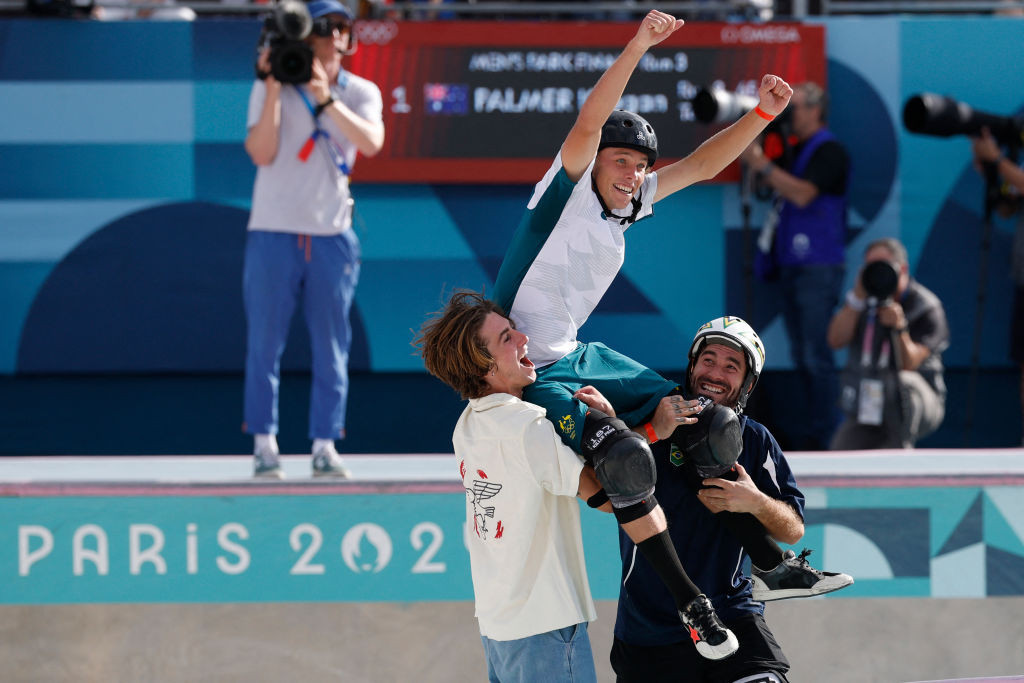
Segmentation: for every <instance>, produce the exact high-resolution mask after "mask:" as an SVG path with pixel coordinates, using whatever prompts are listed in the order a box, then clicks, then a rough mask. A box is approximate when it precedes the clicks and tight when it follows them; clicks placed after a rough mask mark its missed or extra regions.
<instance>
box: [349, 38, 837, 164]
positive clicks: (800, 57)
mask: <svg viewBox="0 0 1024 683" xmlns="http://www.w3.org/2000/svg"><path fill="white" fill-rule="evenodd" d="M635 31H636V26H635V25H634V24H632V23H618V22H588V23H583V22H513V21H494V22H489V21H479V22H477V21H453V22H387V21H382V22H373V21H371V22H361V23H360V24H357V27H356V35H357V37H358V39H359V48H358V50H357V51H356V53H355V54H354V55H353V56H352V57H349V58H348V59H347V63H346V66H347V68H349V69H350V70H351V71H353V72H354V73H357V74H359V75H361V76H364V77H366V78H369V79H370V80H372V81H374V82H375V83H376V84H377V85H378V86H380V89H381V94H382V95H383V97H384V124H385V128H386V140H385V143H384V148H383V149H382V150H381V152H380V153H379V154H378V155H377V156H375V157H373V158H361V159H360V160H359V163H358V164H357V165H356V169H355V173H354V178H355V179H356V180H358V181H364V182H396V183H403V182H410V183H413V182H415V183H448V182H450V183H533V182H536V181H538V180H540V178H541V176H542V175H543V173H544V171H545V170H546V169H547V168H548V166H549V165H550V164H551V161H552V159H553V158H554V156H555V154H556V153H557V151H558V148H559V147H560V146H561V144H562V141H563V140H564V139H565V136H566V134H567V133H568V132H569V129H570V128H571V127H572V124H573V122H574V121H575V120H576V114H577V113H578V112H579V109H580V105H581V103H582V102H583V101H584V100H585V99H586V97H587V95H588V94H589V92H590V90H591V88H593V86H594V84H595V83H596V82H597V80H598V78H600V76H601V74H602V73H604V71H605V69H607V68H608V66H609V65H610V64H611V63H612V62H613V61H614V60H615V58H616V57H617V56H618V54H619V52H620V51H621V50H622V48H623V46H625V44H626V42H627V41H628V40H629V39H630V38H631V37H632V36H633V35H634V33H635ZM765 73H775V74H778V75H780V76H782V77H783V78H785V79H786V80H787V81H788V82H789V83H790V84H793V85H795V84H797V83H800V82H801V81H806V80H812V81H815V82H817V83H820V84H822V85H825V75H826V62H825V29H824V27H822V26H805V25H800V24H725V23H687V24H686V25H685V26H684V27H683V28H682V29H680V30H679V31H677V32H676V33H675V34H673V35H672V36H670V37H669V38H668V39H667V40H666V41H665V42H663V43H661V44H659V45H657V46H656V47H654V48H652V49H651V50H649V51H648V53H647V54H646V55H645V56H644V58H643V59H642V61H641V62H640V64H639V65H638V66H637V68H636V70H635V71H634V72H633V76H632V78H631V79H630V81H629V84H628V85H627V87H626V91H625V94H624V95H623V98H622V101H621V102H620V107H622V108H625V109H629V110H630V111H634V112H636V113H638V114H640V115H641V116H643V117H644V118H646V119H647V120H648V121H650V123H651V124H652V125H653V126H654V129H655V131H656V132H657V134H658V144H659V149H660V154H661V159H664V161H661V160H659V163H658V166H661V165H664V164H665V163H670V162H671V161H672V160H674V159H678V158H681V157H683V156H686V155H687V154H689V153H690V152H691V151H692V150H693V149H694V148H695V147H696V146H697V145H699V144H700V143H701V142H703V141H704V140H705V139H707V138H708V137H709V136H711V135H712V134H713V133H715V132H717V131H718V130H721V129H722V128H724V127H725V126H726V125H728V123H729V122H722V123H717V124H706V123H701V122H699V121H698V120H697V119H696V118H695V117H694V113H693V98H694V96H695V95H696V94H697V92H698V91H699V90H701V89H702V88H712V89H714V88H722V89H725V90H727V91H730V92H736V93H742V94H748V95H756V93H757V85H758V83H759V82H760V79H761V76H762V75H763V74H765ZM734 166H735V165H734ZM734 176H735V170H734V169H730V170H727V171H726V172H725V173H723V174H722V176H721V177H720V178H719V179H720V180H729V179H732V177H734Z"/></svg>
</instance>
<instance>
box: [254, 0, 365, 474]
mask: <svg viewBox="0 0 1024 683" xmlns="http://www.w3.org/2000/svg"><path fill="white" fill-rule="evenodd" d="M307 7H308V11H309V15H310V16H311V18H312V31H311V32H310V33H309V35H308V36H306V37H305V38H304V42H305V44H306V45H308V46H309V48H310V49H311V50H312V76H311V77H310V79H309V81H308V82H306V83H292V84H283V83H281V82H280V81H279V80H278V79H277V78H275V76H274V75H273V74H272V73H271V71H272V68H271V52H272V51H273V48H269V49H264V50H263V51H262V52H261V53H260V56H259V60H258V63H257V69H258V76H260V79H259V80H257V81H256V82H255V83H254V84H253V87H252V92H251V94H250V96H249V114H248V126H249V132H248V135H247V136H246V138H245V151H246V152H248V154H249V157H250V158H251V159H252V161H253V163H255V164H256V166H257V167H258V168H257V171H256V184H255V187H254V188H253V199H252V214H251V215H250V218H249V233H248V238H247V242H246V248H245V268H244V272H243V283H242V284H243V296H244V302H245V313H246V320H247V323H248V331H247V350H246V361H245V424H244V425H243V429H244V430H245V431H246V432H247V433H249V434H253V435H254V437H255V447H254V456H255V463H254V474H255V475H256V476H257V477H275V478H281V477H282V476H283V472H282V470H281V465H280V462H279V460H278V454H279V451H278V446H277V439H276V434H277V431H278V411H277V405H278V385H279V382H280V359H281V353H282V352H283V351H284V346H285V341H286V339H287V336H288V330H289V327H290V321H291V317H292V313H293V312H294V310H295V307H296V305H297V303H298V300H299V298H300V293H301V298H302V306H303V313H304V314H305V318H306V325H307V327H308V328H309V337H310V345H311V348H312V374H313V385H312V390H311V396H310V416H309V437H310V438H311V439H313V445H312V454H313V462H312V469H313V474H314V476H334V477H348V476H349V472H348V470H347V469H346V468H345V466H344V465H343V464H342V461H341V458H340V457H338V454H337V451H336V450H335V446H334V440H335V439H337V438H343V437H344V435H345V407H346V401H347V398H348V350H349V344H350V337H351V327H350V324H349V309H350V307H351V305H352V298H353V295H354V292H355V286H356V282H357V280H358V278H359V240H358V239H357V238H356V235H355V233H354V232H353V230H352V198H351V195H350V193H349V173H350V172H351V169H352V166H353V164H354V163H355V158H356V153H357V151H358V152H362V153H363V154H365V155H368V156H373V155H374V154H376V153H377V152H378V151H380V149H381V146H382V145H383V143H384V124H383V121H382V111H383V104H382V99H381V94H380V89H379V88H378V87H377V86H376V85H374V84H373V83H371V82H370V81H368V80H366V79H364V78H360V77H359V76H356V75H354V74H351V73H348V72H347V71H345V70H344V69H342V68H341V58H342V55H346V54H350V53H351V50H350V47H351V42H350V41H351V35H352V14H351V12H350V11H349V10H348V8H347V7H345V5H343V4H341V3H340V2H339V1H338V0H316V1H315V2H311V3H309V5H308V6H307ZM298 11H299V13H302V11H303V7H302V6H301V5H300V6H299V7H298ZM299 48H300V49H302V45H301V44H299Z"/></svg>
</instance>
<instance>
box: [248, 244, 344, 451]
mask: <svg viewBox="0 0 1024 683" xmlns="http://www.w3.org/2000/svg"><path fill="white" fill-rule="evenodd" d="M359 263H360V251H359V240H358V238H357V237H356V236H355V234H354V233H353V232H352V231H351V230H347V231H345V232H344V233H342V234H340V235H332V236H329V237H310V236H309V235H296V234H292V233H281V232H266V231H262V230H250V231H249V235H248V239H247V241H246V245H245V266H244V268H243V272H242V295H243V300H244V303H245V316H246V321H247V332H246V354H245V408H244V414H245V431H246V432H247V433H249V434H277V431H278V388H279V385H280V381H281V354H282V353H283V352H284V346H285V342H286V341H287V339H288V330H289V328H290V326H291V319H292V314H293V313H294V312H295V307H296V305H297V304H298V302H299V300H300V299H301V301H302V311H303V313H304V315H305V318H306V326H307V328H308V329H309V339H310V345H311V351H312V375H313V383H312V388H311V390H310V401H309V438H311V439H338V438H343V437H344V436H345V408H346V404H347V401H348V351H349V346H350V344H351V341H352V328H351V325H350V323H349V310H350V309H351V307H352V299H353V297H354V295H355V288H356V282H358V280H359Z"/></svg>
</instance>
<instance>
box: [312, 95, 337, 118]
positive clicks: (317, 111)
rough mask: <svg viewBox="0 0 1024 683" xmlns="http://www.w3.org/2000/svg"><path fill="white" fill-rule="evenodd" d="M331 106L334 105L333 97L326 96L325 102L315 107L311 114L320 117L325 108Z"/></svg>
mask: <svg viewBox="0 0 1024 683" xmlns="http://www.w3.org/2000/svg"><path fill="white" fill-rule="evenodd" d="M332 104H334V95H328V97H327V101H326V102H321V103H320V104H318V105H316V109H315V110H314V111H313V114H314V115H315V116H320V114H323V113H324V109H327V107H329V106H331V105H332Z"/></svg>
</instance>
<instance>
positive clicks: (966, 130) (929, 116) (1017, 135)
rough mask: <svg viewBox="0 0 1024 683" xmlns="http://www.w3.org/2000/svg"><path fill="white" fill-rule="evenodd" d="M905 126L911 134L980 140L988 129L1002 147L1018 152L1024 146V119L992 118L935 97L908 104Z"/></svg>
mask: <svg viewBox="0 0 1024 683" xmlns="http://www.w3.org/2000/svg"><path fill="white" fill-rule="evenodd" d="M903 125H904V126H906V127H907V130H909V131H910V132H911V133H921V134H923V135H935V136H938V137H950V136H952V135H970V136H976V135H979V134H980V133H981V129H982V128H988V129H989V131H991V133H992V136H993V137H994V138H995V139H996V141H997V142H999V143H1000V144H1001V145H1006V146H1007V147H1010V148H1011V149H1014V150H1018V149H1020V148H1021V147H1022V146H1024V117H1020V116H1017V117H1010V116H997V115H996V114H989V113H986V112H983V111H978V110H977V109H973V108H971V107H970V106H969V105H967V104H964V103H963V102H958V101H957V100H954V99H953V98H952V97H946V96H945V95H936V94H934V93H920V94H918V95H914V96H912V97H910V98H909V99H908V100H907V101H906V103H905V104H904V105H903Z"/></svg>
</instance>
